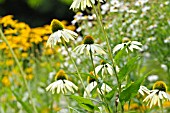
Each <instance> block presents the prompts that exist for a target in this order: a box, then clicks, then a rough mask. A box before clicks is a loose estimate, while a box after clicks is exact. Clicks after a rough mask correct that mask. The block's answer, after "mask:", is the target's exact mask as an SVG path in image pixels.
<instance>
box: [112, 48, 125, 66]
mask: <svg viewBox="0 0 170 113" xmlns="http://www.w3.org/2000/svg"><path fill="white" fill-rule="evenodd" d="M126 48H127V46H125V47H124V48H123V49H122V50H120V51H118V52H117V53H116V56H115V57H114V60H115V62H116V63H117V62H120V59H122V56H123V55H125V53H126V52H125V49H126Z"/></svg>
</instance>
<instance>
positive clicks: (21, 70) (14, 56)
mask: <svg viewBox="0 0 170 113" xmlns="http://www.w3.org/2000/svg"><path fill="white" fill-rule="evenodd" d="M0 37H1V38H2V39H3V41H4V42H5V43H6V44H7V46H8V47H9V50H10V52H11V53H12V56H13V58H14V60H15V62H16V64H17V65H18V68H19V70H20V72H21V75H22V78H23V81H24V84H25V86H26V88H27V91H28V93H29V98H30V101H31V105H32V107H33V110H34V112H35V113H38V112H37V109H36V107H35V104H34V102H33V98H32V93H31V90H30V88H29V86H28V82H27V80H26V74H25V72H24V71H23V69H22V67H21V65H20V63H19V60H18V58H17V56H16V55H15V53H14V51H13V49H12V47H11V46H10V44H9V42H8V40H7V39H6V37H5V36H4V34H3V32H2V29H0Z"/></svg>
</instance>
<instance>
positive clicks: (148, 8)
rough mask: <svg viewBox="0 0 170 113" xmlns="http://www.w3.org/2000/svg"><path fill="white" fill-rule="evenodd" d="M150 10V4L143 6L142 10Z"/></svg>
mask: <svg viewBox="0 0 170 113" xmlns="http://www.w3.org/2000/svg"><path fill="white" fill-rule="evenodd" d="M148 10H150V6H145V7H143V8H142V12H144V13H145V12H146V11H148Z"/></svg>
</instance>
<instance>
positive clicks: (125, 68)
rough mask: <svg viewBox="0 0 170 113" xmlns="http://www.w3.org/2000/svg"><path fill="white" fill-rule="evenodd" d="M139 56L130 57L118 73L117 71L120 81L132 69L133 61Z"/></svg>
mask: <svg viewBox="0 0 170 113" xmlns="http://www.w3.org/2000/svg"><path fill="white" fill-rule="evenodd" d="M138 59H139V56H136V57H134V58H132V59H131V60H129V61H128V62H127V63H126V65H124V66H123V67H122V68H121V69H120V71H119V73H118V77H119V81H120V82H122V80H123V79H124V78H125V77H126V76H127V75H128V74H129V73H130V72H131V71H132V70H133V69H134V67H135V63H136V62H137V61H138Z"/></svg>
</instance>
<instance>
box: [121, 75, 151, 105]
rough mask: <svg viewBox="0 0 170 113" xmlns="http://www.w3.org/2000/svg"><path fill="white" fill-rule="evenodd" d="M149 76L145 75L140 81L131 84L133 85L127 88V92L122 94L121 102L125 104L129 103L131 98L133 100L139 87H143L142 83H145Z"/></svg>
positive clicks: (124, 91)
mask: <svg viewBox="0 0 170 113" xmlns="http://www.w3.org/2000/svg"><path fill="white" fill-rule="evenodd" d="M148 75H149V73H148V74H146V75H144V76H143V77H141V78H140V79H138V80H137V81H136V82H134V83H131V85H130V86H129V87H127V88H126V89H125V90H123V91H122V92H121V93H120V98H119V99H120V102H121V103H124V102H127V101H129V100H130V99H131V98H133V97H134V96H135V95H136V94H137V92H138V90H139V87H140V85H141V83H142V82H143V80H144V79H145V78H146V77H147V76H148Z"/></svg>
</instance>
